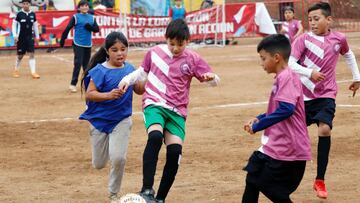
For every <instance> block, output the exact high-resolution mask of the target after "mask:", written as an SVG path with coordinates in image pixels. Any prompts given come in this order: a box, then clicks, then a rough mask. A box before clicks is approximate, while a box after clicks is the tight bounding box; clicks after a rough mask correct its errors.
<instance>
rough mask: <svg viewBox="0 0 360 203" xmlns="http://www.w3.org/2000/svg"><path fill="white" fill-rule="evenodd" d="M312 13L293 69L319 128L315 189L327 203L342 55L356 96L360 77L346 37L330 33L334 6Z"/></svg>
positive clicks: (317, 7)
mask: <svg viewBox="0 0 360 203" xmlns="http://www.w3.org/2000/svg"><path fill="white" fill-rule="evenodd" d="M308 13H309V15H308V16H309V24H310V27H311V32H308V33H305V34H303V35H302V36H300V37H298V38H297V39H296V40H295V42H294V43H293V44H292V53H291V57H290V59H289V66H290V67H291V68H292V69H293V70H295V71H296V72H297V73H298V74H299V75H300V79H301V82H302V84H303V85H302V89H303V91H304V100H305V112H306V122H307V125H311V124H313V123H316V124H317V125H318V137H319V142H318V149H317V150H318V154H317V176H316V179H315V183H314V186H313V187H314V190H315V191H316V193H317V196H318V197H320V198H324V199H325V198H327V196H328V193H327V190H326V187H325V183H324V179H325V172H326V167H327V164H328V159H329V152H330V144H331V142H330V141H331V140H330V135H331V129H332V121H333V119H334V115H335V106H336V104H335V98H336V94H337V84H336V75H335V69H336V63H337V61H338V58H339V54H341V55H343V56H344V57H345V61H346V63H347V64H348V66H349V67H350V69H351V71H352V75H353V83H352V84H351V85H350V86H349V89H350V90H351V91H353V95H354V96H355V93H356V91H357V90H358V89H359V86H360V74H359V69H358V66H357V64H356V59H355V56H354V54H353V52H352V51H351V50H350V48H349V45H348V43H347V41H346V37H345V35H344V34H342V33H339V32H335V31H332V30H330V22H331V21H332V18H331V8H330V5H329V4H328V3H317V4H315V5H313V6H311V7H310V8H309V9H308Z"/></svg>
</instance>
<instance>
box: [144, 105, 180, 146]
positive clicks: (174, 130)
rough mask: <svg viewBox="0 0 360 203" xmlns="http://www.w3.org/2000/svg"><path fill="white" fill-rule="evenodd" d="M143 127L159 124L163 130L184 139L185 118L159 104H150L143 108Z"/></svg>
mask: <svg viewBox="0 0 360 203" xmlns="http://www.w3.org/2000/svg"><path fill="white" fill-rule="evenodd" d="M144 123H145V128H146V129H148V128H149V127H150V126H152V125H154V124H160V125H161V126H162V127H163V129H164V130H167V131H169V132H170V133H171V134H173V135H176V136H178V137H180V138H181V140H182V141H184V140H185V118H184V117H182V116H180V115H179V114H177V113H175V112H173V111H171V110H169V109H166V108H163V107H161V106H154V105H150V106H147V107H146V108H145V109H144Z"/></svg>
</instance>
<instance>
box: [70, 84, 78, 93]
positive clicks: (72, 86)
mask: <svg viewBox="0 0 360 203" xmlns="http://www.w3.org/2000/svg"><path fill="white" fill-rule="evenodd" d="M69 90H70V92H71V93H75V92H77V89H76V86H75V85H70V86H69Z"/></svg>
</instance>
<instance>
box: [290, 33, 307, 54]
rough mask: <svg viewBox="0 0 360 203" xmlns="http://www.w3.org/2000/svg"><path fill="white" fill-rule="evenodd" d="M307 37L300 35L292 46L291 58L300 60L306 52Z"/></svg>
mask: <svg viewBox="0 0 360 203" xmlns="http://www.w3.org/2000/svg"><path fill="white" fill-rule="evenodd" d="M305 36H306V34H302V35H300V36H299V37H297V38H296V39H295V41H294V42H293V43H292V45H291V56H292V57H294V58H295V59H297V60H299V59H300V58H301V56H302V55H303V53H304V52H305V48H306V47H305V42H304V41H305Z"/></svg>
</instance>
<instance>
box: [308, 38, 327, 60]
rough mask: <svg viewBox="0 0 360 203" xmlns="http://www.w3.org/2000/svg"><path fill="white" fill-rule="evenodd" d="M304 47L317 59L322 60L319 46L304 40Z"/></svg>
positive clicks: (322, 54)
mask: <svg viewBox="0 0 360 203" xmlns="http://www.w3.org/2000/svg"><path fill="white" fill-rule="evenodd" d="M305 47H306V48H307V49H308V50H309V51H311V52H312V53H314V54H315V55H316V56H318V57H319V58H321V59H324V50H323V49H322V48H320V47H319V46H317V45H316V44H314V43H312V42H310V41H308V40H305Z"/></svg>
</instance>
